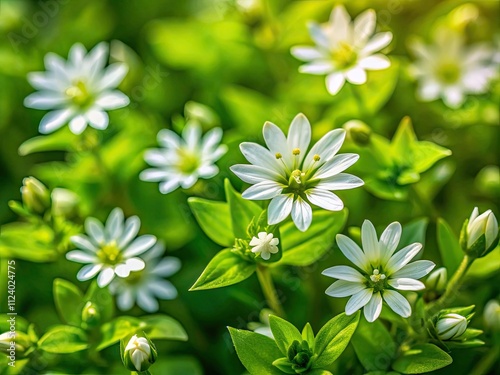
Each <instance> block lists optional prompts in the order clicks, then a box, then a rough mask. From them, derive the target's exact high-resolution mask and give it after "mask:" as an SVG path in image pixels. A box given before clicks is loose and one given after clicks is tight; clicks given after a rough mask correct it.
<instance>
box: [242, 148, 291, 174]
mask: <svg viewBox="0 0 500 375" xmlns="http://www.w3.org/2000/svg"><path fill="white" fill-rule="evenodd" d="M240 150H241V153H242V154H243V156H244V157H245V158H246V159H247V160H248V161H249V162H250V163H252V164H253V165H258V166H260V167H264V168H266V169H271V170H273V171H275V172H277V173H279V174H282V175H283V176H284V172H283V168H282V164H281V163H280V162H278V160H276V156H275V155H273V154H271V152H270V151H269V150H268V149H267V148H265V147H263V146H261V145H259V144H257V143H253V142H243V143H241V144H240Z"/></svg>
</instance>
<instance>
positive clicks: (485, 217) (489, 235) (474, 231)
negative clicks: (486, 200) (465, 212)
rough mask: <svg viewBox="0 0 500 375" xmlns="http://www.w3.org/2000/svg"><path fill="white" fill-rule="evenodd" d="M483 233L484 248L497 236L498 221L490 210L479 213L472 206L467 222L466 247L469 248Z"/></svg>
mask: <svg viewBox="0 0 500 375" xmlns="http://www.w3.org/2000/svg"><path fill="white" fill-rule="evenodd" d="M483 234H484V236H485V242H486V244H485V248H486V249H489V247H490V246H491V245H492V244H493V242H495V240H496V239H497V237H498V221H497V218H496V217H495V214H493V212H492V211H491V210H487V211H485V212H483V213H482V214H481V215H479V210H478V208H477V207H474V210H472V214H471V215H470V218H469V223H468V224H467V247H468V248H470V247H471V246H472V245H474V243H475V242H476V241H477V240H478V239H479V237H481V236H482V235H483Z"/></svg>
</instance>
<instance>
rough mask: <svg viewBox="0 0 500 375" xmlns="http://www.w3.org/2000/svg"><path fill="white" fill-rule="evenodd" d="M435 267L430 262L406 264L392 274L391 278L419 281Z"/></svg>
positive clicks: (418, 261) (422, 261)
mask: <svg viewBox="0 0 500 375" xmlns="http://www.w3.org/2000/svg"><path fill="white" fill-rule="evenodd" d="M435 266H436V265H435V264H434V263H433V262H431V261H430V260H417V261H415V262H412V263H410V264H407V265H406V266H404V267H403V268H401V269H400V270H399V271H397V272H395V273H393V274H392V275H391V277H393V278H396V279H397V278H400V277H410V278H412V279H420V278H421V277H424V276H425V275H427V274H428V273H429V272H431V271H432V270H433V269H434V267H435Z"/></svg>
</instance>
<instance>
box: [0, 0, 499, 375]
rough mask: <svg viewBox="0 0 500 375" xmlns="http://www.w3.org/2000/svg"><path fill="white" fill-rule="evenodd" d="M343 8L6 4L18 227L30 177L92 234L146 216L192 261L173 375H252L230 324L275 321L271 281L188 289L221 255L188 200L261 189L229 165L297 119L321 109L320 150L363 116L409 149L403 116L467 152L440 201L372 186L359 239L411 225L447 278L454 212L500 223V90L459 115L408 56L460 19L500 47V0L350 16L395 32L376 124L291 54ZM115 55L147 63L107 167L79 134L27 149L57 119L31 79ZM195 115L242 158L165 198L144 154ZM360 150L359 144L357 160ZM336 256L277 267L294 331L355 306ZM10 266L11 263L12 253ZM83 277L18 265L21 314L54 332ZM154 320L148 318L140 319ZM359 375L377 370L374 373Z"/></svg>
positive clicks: (6, 91) (109, 145)
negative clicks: (48, 115) (61, 192)
mask: <svg viewBox="0 0 500 375" xmlns="http://www.w3.org/2000/svg"><path fill="white" fill-rule="evenodd" d="M337 3H339V2H338V1H335V2H334V1H329V0H324V1H322V0H310V1H305V0H304V1H298V0H297V1H291V0H182V1H181V0H179V1H174V0H166V1H160V0H157V1H156V0H148V1H142V0H127V1H123V0H87V1H70V0H48V1H42V0H33V1H28V0H1V1H0V33H1V39H0V62H1V63H0V160H1V163H0V224H2V225H3V224H7V223H11V222H14V221H16V220H17V218H16V215H15V214H14V213H13V212H12V211H11V210H10V209H9V207H8V204H7V202H8V201H9V200H12V199H14V200H20V191H19V188H20V186H21V185H22V179H23V178H24V177H26V176H30V175H33V176H35V177H37V178H38V179H40V180H41V181H42V182H43V183H45V184H46V185H47V186H48V187H50V188H54V187H64V188H68V189H70V190H72V191H74V192H75V193H77V194H78V196H79V197H80V201H79V213H78V218H79V219H77V221H78V220H80V222H81V221H83V219H84V218H85V217H87V216H89V215H90V216H94V217H98V218H100V219H101V220H104V219H105V218H106V217H107V215H108V213H109V212H110V210H111V209H112V208H114V207H122V208H123V210H124V211H125V213H126V215H127V216H130V215H132V214H137V215H138V216H139V217H140V218H141V221H142V232H143V233H151V234H154V235H156V236H157V237H158V238H161V239H163V240H164V241H165V243H166V245H167V253H168V254H169V255H173V256H176V257H178V258H180V259H181V260H182V264H183V266H182V269H181V271H180V272H179V273H177V274H176V275H174V276H173V277H172V278H171V281H172V282H173V283H174V284H175V286H176V287H177V289H178V291H179V297H178V298H177V299H176V300H173V301H162V302H161V312H165V313H167V314H170V315H172V316H173V317H175V318H176V319H178V320H179V321H180V322H181V323H182V324H183V326H184V327H185V329H186V331H187V332H188V335H189V341H188V342H186V343H178V342H167V341H164V342H161V343H159V345H158V347H159V349H160V356H161V358H162V359H163V360H164V364H162V366H163V367H162V370H161V371H162V372H161V373H163V374H203V373H204V374H240V373H243V372H244V368H243V366H242V365H241V364H240V362H239V360H238V358H237V356H236V353H235V352H234V349H233V347H232V343H231V341H230V337H229V334H228V332H227V329H226V326H232V327H238V328H246V326H247V323H248V322H250V321H259V312H260V310H261V309H262V308H264V307H266V306H265V301H264V298H263V297H262V294H261V290H260V288H259V285H258V283H257V280H256V278H255V277H251V278H250V279H248V280H246V281H244V282H242V283H240V284H238V285H235V286H231V287H226V288H222V289H219V290H211V291H200V292H188V289H189V287H190V286H191V285H192V284H193V282H194V281H195V280H196V278H197V277H198V276H199V274H200V273H201V271H202V270H203V269H204V267H205V265H206V264H207V263H208V261H209V260H210V259H211V258H212V257H213V255H214V254H215V253H216V252H217V251H219V250H220V248H219V246H218V245H216V244H214V243H213V242H211V241H210V240H209V239H208V238H207V237H206V236H205V235H204V234H203V232H202V231H201V230H200V228H199V227H198V225H197V223H196V221H195V220H194V217H193V216H192V214H191V213H190V210H189V207H188V206H187V203H186V201H187V198H188V196H200V197H204V198H207V199H214V200H223V199H224V189H223V181H224V178H229V179H230V180H231V182H232V184H233V185H234V186H235V187H236V188H237V189H240V191H241V190H242V189H243V185H242V183H241V181H239V180H238V179H237V178H236V177H235V176H234V175H232V174H231V173H230V171H229V166H230V165H232V164H235V163H238V162H244V160H243V158H242V156H241V154H240V152H239V149H238V144H239V143H240V142H241V141H242V140H253V141H258V142H261V141H262V137H261V129H262V124H263V123H264V121H266V120H269V121H272V122H274V123H276V124H278V125H280V126H281V127H282V128H284V129H286V128H287V127H288V124H289V123H290V121H291V119H292V118H293V117H294V116H295V115H296V114H297V113H299V112H303V113H304V114H306V116H307V117H308V118H309V120H310V121H311V123H312V124H313V137H314V138H315V139H318V138H319V137H320V136H321V135H322V134H324V133H326V132H327V131H328V130H330V129H333V128H337V127H341V126H342V125H343V124H344V123H345V122H347V121H349V120H352V119H359V120H362V121H364V122H365V123H366V124H367V125H368V126H369V127H370V128H371V130H372V131H373V132H374V133H377V134H380V135H382V136H385V137H387V138H389V139H391V138H392V136H393V134H394V132H395V130H396V128H397V126H398V124H399V122H400V120H401V119H402V118H403V117H404V116H410V117H411V119H412V121H413V125H414V128H415V132H416V134H417V136H418V138H419V139H420V140H429V141H432V142H434V143H437V144H439V145H441V146H444V147H446V148H449V149H450V150H451V151H452V152H453V155H452V156H451V157H448V158H446V159H444V160H442V161H440V162H438V163H437V164H436V165H435V166H434V167H433V168H432V169H431V170H429V171H428V172H426V173H424V174H423V176H422V180H421V181H420V182H419V183H418V186H419V188H420V189H421V191H422V192H423V194H424V196H425V197H426V200H427V202H428V203H426V204H423V203H421V204H418V203H415V202H414V201H412V200H406V201H399V202H398V201H390V200H385V199H381V198H378V197H376V196H374V195H373V194H371V193H369V192H368V191H367V190H366V189H364V188H360V189H355V190H350V191H345V192H340V194H339V195H340V196H341V198H342V199H343V200H344V202H345V203H346V206H347V207H348V208H349V218H348V222H347V225H346V229H345V232H346V233H349V230H348V229H347V228H350V227H359V226H360V225H361V223H362V221H363V220H364V219H370V220H372V221H373V222H374V223H375V225H376V226H377V227H378V228H379V229H380V228H383V227H385V226H386V225H387V224H389V223H390V222H392V221H395V220H397V221H400V222H401V223H402V224H403V225H406V224H408V223H410V222H412V223H413V225H417V226H418V227H419V228H421V229H420V230H421V232H422V234H424V233H425V257H426V258H427V259H431V260H433V261H435V262H436V263H437V264H441V263H442V262H441V260H440V258H439V253H438V250H437V241H436V236H435V232H436V229H435V228H436V220H437V217H438V216H440V217H443V218H444V219H446V220H447V221H448V223H449V224H450V226H451V227H452V228H453V230H454V231H455V233H458V232H459V230H460V227H461V225H462V222H463V220H464V219H465V218H466V217H468V216H469V215H470V212H471V210H472V209H473V207H474V206H479V208H480V210H481V211H483V210H485V209H492V210H493V211H494V212H495V213H496V214H497V216H498V214H499V212H500V211H499V209H500V201H499V200H500V184H499V176H498V163H499V160H500V151H499V149H500V148H499V144H500V143H499V141H500V139H499V113H498V104H499V97H500V84H499V81H498V80H496V81H495V82H494V83H493V85H492V86H491V89H490V91H489V92H488V93H487V94H483V95H479V96H474V97H469V98H468V100H467V101H466V103H465V104H464V105H463V106H462V107H461V108H459V109H456V110H455V109H450V108H448V107H446V106H445V105H444V104H443V103H442V102H441V101H434V102H431V103H422V102H420V101H418V100H417V99H416V97H415V91H416V84H415V82H414V81H413V80H412V78H411V75H410V74H409V69H408V64H409V62H411V61H412V60H413V58H414V56H412V54H411V53H410V52H409V49H408V43H409V40H411V38H412V37H414V36H420V37H421V38H423V39H424V40H429V38H430V36H431V33H432V30H433V29H434V28H435V27H436V25H438V24H440V23H443V22H449V23H451V24H453V25H455V26H456V27H458V28H460V30H461V32H463V33H464V35H465V36H466V40H467V41H469V42H476V41H481V42H484V41H486V42H489V43H496V45H497V46H498V38H499V29H498V24H499V22H498V21H499V17H498V15H499V2H498V1H472V2H471V1H469V2H465V1H432V0H424V1H402V0H401V1H398V0H387V1H362V0H361V1H356V2H346V4H345V5H346V7H347V9H348V11H349V13H350V14H351V16H355V15H357V14H359V13H360V12H361V11H363V10H365V9H368V8H374V9H375V10H376V12H377V16H378V18H377V21H378V29H379V30H382V31H392V33H393V34H394V40H393V42H392V43H391V45H390V47H389V51H390V52H389V57H390V58H391V61H392V66H391V68H389V69H388V70H385V71H381V72H376V73H369V76H368V77H369V81H370V82H371V84H372V86H371V87H372V94H371V95H369V97H367V98H366V100H367V102H368V103H369V104H368V106H369V107H370V108H372V110H371V111H370V112H365V113H363V111H361V110H360V108H359V106H358V105H357V104H356V102H355V101H353V100H352V98H351V97H350V96H349V93H348V91H349V90H348V88H346V87H345V88H344V89H343V90H342V91H341V93H340V94H339V95H337V96H335V97H332V96H331V95H329V94H328V92H327V91H326V88H325V86H324V77H322V76H312V75H304V74H299V73H298V70H297V69H298V67H299V65H300V62H299V61H297V60H296V59H294V58H293V57H292V56H291V55H290V53H289V50H290V47H291V46H294V45H297V44H311V42H310V37H309V35H308V32H307V28H306V23H307V21H308V20H316V21H318V22H324V21H326V20H327V19H328V17H329V14H330V11H331V9H332V7H333V5H334V4H337ZM464 4H465V5H466V6H467V8H465V9H467V11H464V8H463V5H464ZM495 35H496V36H495ZM495 38H496V39H495ZM101 41H108V42H110V51H111V59H112V60H113V61H125V62H126V63H127V64H128V65H129V68H130V70H129V73H128V75H127V77H126V79H125V80H124V82H123V83H122V84H121V86H120V89H121V90H122V91H123V92H125V93H126V94H127V95H128V96H129V97H130V99H131V104H130V105H129V106H128V107H126V108H124V109H121V110H116V111H113V112H111V113H110V126H109V127H108V129H107V130H106V131H104V132H102V133H99V135H98V137H100V138H99V142H100V144H101V145H102V146H101V162H99V161H96V159H95V157H94V156H93V155H91V154H90V153H88V152H81V151H80V149H81V147H80V146H81V145H80V144H79V142H80V140H79V138H78V137H77V136H71V135H69V134H65V135H64V136H63V137H61V139H60V140H59V143H57V142H56V143H57V144H55V145H54V144H50V145H46V146H45V147H44V146H43V145H42V146H38V148H36V149H26V148H24V149H23V148H21V149H19V147H20V145H21V144H23V142H25V141H26V140H28V139H30V138H32V137H35V136H37V135H38V130H37V129H38V124H39V122H40V119H41V117H42V116H43V114H44V113H45V111H37V110H32V109H27V108H25V107H24V106H23V99H24V98H25V97H26V96H27V95H28V94H30V93H31V92H33V89H32V88H31V86H30V85H29V84H28V82H27V80H26V74H27V73H28V72H31V71H41V70H44V67H43V56H44V55H45V54H46V53H47V52H55V53H57V54H59V55H61V56H63V57H65V58H66V57H67V53H68V50H69V49H70V47H71V46H72V45H73V44H74V43H75V42H81V43H83V44H84V45H85V46H86V47H87V48H88V49H90V48H92V47H93V46H94V45H96V44H97V43H99V42H101ZM497 50H498V47H497ZM497 52H498V51H497ZM193 102H195V103H193ZM186 103H188V104H186ZM196 103H202V104H203V105H206V106H208V107H209V108H211V110H209V109H207V108H204V107H200V106H198V105H197V104H196ZM183 118H198V119H199V121H200V122H201V123H202V125H203V127H204V128H205V129H209V128H211V127H213V126H221V127H222V128H223V129H224V138H223V143H225V144H227V145H228V146H229V152H228V153H227V154H226V155H225V156H224V157H223V158H222V159H221V160H220V161H219V162H218V165H219V167H220V169H221V172H220V174H219V175H218V176H217V177H215V178H213V179H211V180H209V181H200V182H199V183H198V184H197V185H196V186H195V187H193V188H192V189H190V190H189V191H181V190H177V191H175V192H174V193H171V194H169V195H166V196H165V195H162V194H160V193H159V192H158V187H157V185H156V184H154V183H146V182H142V181H140V180H139V179H138V174H139V172H140V171H141V170H143V169H144V168H145V167H146V164H145V162H144V161H143V158H142V155H143V151H144V150H145V149H146V148H148V147H152V146H154V145H155V144H156V134H157V132H158V131H159V130H160V129H162V128H170V129H174V130H176V131H178V130H180V128H181V127H182V124H183ZM353 147H354V145H352V144H351V143H349V142H347V143H346V145H345V147H344V150H348V149H349V148H353ZM45 150H47V151H45ZM360 163H363V160H362V159H361V160H360ZM353 172H355V168H354V169H353ZM358 175H359V176H360V177H362V178H363V177H364V176H363V174H362V173H358ZM429 202H430V203H429ZM429 205H432V206H433V207H434V208H430V207H429ZM216 219H217V218H214V220H216ZM351 231H352V229H351ZM354 232H355V229H354ZM33 246H34V245H33ZM331 246H332V249H331V251H329V252H328V254H327V256H325V257H324V258H322V259H321V261H320V262H318V263H315V264H313V265H312V266H309V267H305V268H298V267H280V268H277V269H275V281H276V284H277V288H278V289H279V291H280V293H282V295H283V302H284V308H285V310H286V311H287V317H288V319H289V320H290V321H291V322H292V323H294V324H295V325H297V326H298V327H302V326H303V325H304V324H305V323H306V322H310V323H311V324H312V326H313V327H314V329H315V330H316V331H317V330H318V329H319V328H320V327H321V326H322V325H323V324H324V323H325V322H326V321H327V320H329V319H330V318H331V317H333V316H334V315H336V314H338V313H340V312H342V311H343V309H344V305H345V301H344V300H342V299H332V298H329V297H327V296H326V295H325V294H324V290H325V289H326V288H327V286H328V285H329V284H330V283H331V280H330V279H328V278H325V277H323V276H321V274H320V273H321V271H322V270H323V269H325V268H327V267H329V266H331V265H334V264H346V263H345V259H344V258H343V257H342V255H341V254H340V252H339V251H337V250H336V248H335V245H334V244H333V243H332V244H331ZM497 253H498V251H497ZM4 254H5V252H4V253H2V250H1V249H0V256H2V255H4ZM42 258H43V257H42ZM498 259H499V256H498V254H495V255H493V256H492V258H489V261H488V262H483V264H480V265H479V266H477V267H475V268H474V269H473V270H472V271H471V277H470V280H469V283H468V284H467V288H468V289H467V290H465V292H464V293H463V295H461V297H460V298H461V301H460V302H461V303H463V304H472V303H474V304H476V305H477V306H478V310H477V312H478V314H477V317H476V318H474V323H475V324H474V326H475V327H478V328H480V327H481V326H482V322H481V320H482V318H481V314H482V306H484V304H485V302H486V301H487V300H489V299H491V298H494V297H495V296H497V295H498V293H499V291H500V289H499V285H500V283H499V281H500V279H499V275H498V266H499V263H498ZM79 267H80V266H79V265H78V264H75V263H72V262H68V261H67V260H65V258H64V257H63V256H61V257H58V258H56V259H53V260H52V261H50V262H41V263H34V262H30V261H27V260H19V261H18V265H17V278H18V284H17V307H18V311H21V312H22V315H23V317H24V318H25V319H27V320H28V321H29V322H34V323H35V324H36V326H37V329H38V330H39V331H40V332H43V331H45V330H46V329H47V327H49V326H51V325H54V324H58V323H59V319H58V316H57V313H56V311H55V308H54V303H53V297H52V281H53V279H54V278H55V277H60V278H64V279H67V280H70V281H72V282H75V283H77V284H78V283H79V282H78V281H77V280H76V278H75V275H76V272H77V270H78V269H79ZM485 270H486V271H485ZM79 285H80V286H81V288H82V289H86V287H87V284H82V283H79ZM0 293H3V291H2V292H0ZM3 300H4V299H3V297H2V301H3ZM2 303H3V302H2ZM457 303H458V302H457ZM2 308H3V306H2ZM141 314H142V311H141V310H140V309H139V308H137V307H135V308H134V310H132V312H131V315H141ZM486 337H487V336H486ZM486 341H487V340H486ZM486 352H487V348H481V349H477V350H466V351H460V352H454V353H453V354H452V356H453V358H454V360H455V362H454V363H453V365H452V366H450V367H448V368H446V369H443V370H442V371H440V372H439V373H450V374H451V373H453V374H468V373H470V371H471V369H472V368H473V367H474V365H475V363H476V362H477V361H478V360H479V359H480V358H481V357H482V355H484V354H485V353H486ZM103 357H104V358H105V360H106V361H109V372H108V373H110V374H111V373H113V374H114V373H117V374H119V373H125V372H124V370H123V369H122V365H121V363H120V359H119V354H118V349H117V347H116V346H113V347H111V348H108V349H106V350H105V351H104V352H103ZM356 361H357V360H356V358H355V356H354V355H353V350H352V348H350V347H349V348H348V349H347V351H346V352H345V353H344V354H343V356H342V357H341V360H340V361H339V363H338V371H339V372H338V373H343V369H345V368H351V367H352V366H353V365H354V366H355V362H356ZM57 362H58V363H59V366H60V367H61V368H66V369H67V371H74V373H79V372H81V371H87V372H85V373H92V369H88V368H87V364H86V359H85V357H84V356H81V357H80V356H78V355H75V356H69V357H68V358H66V359H65V358H61V359H57ZM152 370H154V368H152ZM163 371H164V372H163ZM359 371H360V372H359V373H362V372H361V367H359ZM0 372H2V370H0ZM41 372H43V369H42V370H41ZM158 373H160V372H158Z"/></svg>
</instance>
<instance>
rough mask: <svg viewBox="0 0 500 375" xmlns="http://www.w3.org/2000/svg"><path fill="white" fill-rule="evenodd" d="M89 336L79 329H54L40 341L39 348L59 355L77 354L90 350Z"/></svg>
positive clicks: (69, 327) (65, 327)
mask: <svg viewBox="0 0 500 375" xmlns="http://www.w3.org/2000/svg"><path fill="white" fill-rule="evenodd" d="M88 346H89V345H88V342H87V334H86V333H85V331H84V330H83V329H81V328H78V327H72V326H64V325H60V326H55V327H52V328H51V329H50V330H49V331H48V332H47V333H45V335H43V336H42V338H41V339H40V340H39V341H38V348H39V349H41V350H43V351H46V352H49V353H57V354H66V353H75V352H79V351H81V350H85V349H87V348H88Z"/></svg>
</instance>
